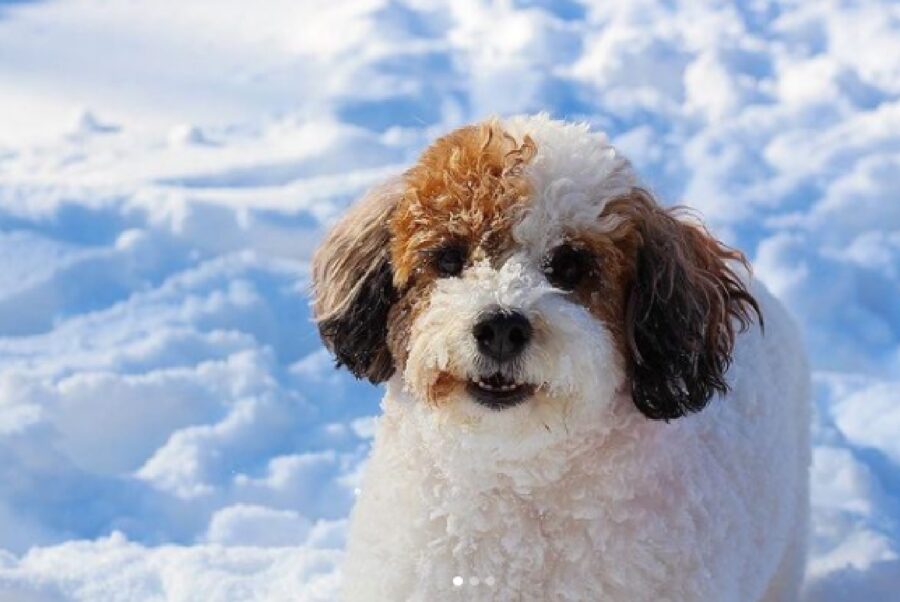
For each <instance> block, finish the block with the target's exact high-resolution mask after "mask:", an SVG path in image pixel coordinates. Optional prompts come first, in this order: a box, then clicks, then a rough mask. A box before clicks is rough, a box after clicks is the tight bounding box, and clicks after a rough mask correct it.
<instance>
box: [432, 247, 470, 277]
mask: <svg viewBox="0 0 900 602" xmlns="http://www.w3.org/2000/svg"><path fill="white" fill-rule="evenodd" d="M433 257H434V259H433V261H434V268H435V270H437V273H438V274H440V275H441V276H459V275H460V274H461V273H462V271H463V267H464V266H465V265H466V250H465V249H464V248H462V247H461V246H459V245H450V246H446V247H441V248H440V249H438V250H437V251H435V252H434V255H433Z"/></svg>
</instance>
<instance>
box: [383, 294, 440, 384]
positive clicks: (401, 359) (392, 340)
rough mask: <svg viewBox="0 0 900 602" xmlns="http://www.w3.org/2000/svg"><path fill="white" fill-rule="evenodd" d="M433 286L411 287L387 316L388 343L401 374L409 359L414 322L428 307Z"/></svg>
mask: <svg viewBox="0 0 900 602" xmlns="http://www.w3.org/2000/svg"><path fill="white" fill-rule="evenodd" d="M430 291H431V286H430V285H426V286H419V287H413V288H411V289H409V290H408V291H407V292H406V293H405V294H404V295H403V296H402V297H401V298H400V299H399V300H398V301H397V303H395V304H394V306H393V307H392V308H391V311H390V312H389V313H388V316H387V320H388V323H387V333H388V334H387V345H388V349H389V350H390V352H391V355H392V356H393V358H394V362H395V366H396V368H397V371H398V372H399V373H400V374H403V373H404V371H405V370H406V364H407V361H408V359H409V353H410V345H411V338H412V332H413V324H414V323H415V321H416V319H417V318H418V317H419V316H420V315H421V314H422V313H423V312H424V311H425V310H426V309H427V307H428V304H429V303H428V302H429V295H430Z"/></svg>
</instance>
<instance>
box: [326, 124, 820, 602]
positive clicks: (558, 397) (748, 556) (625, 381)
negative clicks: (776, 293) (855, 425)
mask: <svg viewBox="0 0 900 602" xmlns="http://www.w3.org/2000/svg"><path fill="white" fill-rule="evenodd" d="M315 263H316V266H315V280H316V287H317V290H316V293H317V298H316V312H317V318H318V319H319V325H320V328H321V330H322V334H323V338H324V339H325V341H326V343H327V344H328V346H329V347H330V348H331V349H332V350H333V351H334V352H335V353H336V355H337V356H338V359H339V361H340V362H341V363H343V364H346V365H347V366H348V367H349V368H350V369H351V370H352V371H353V372H354V373H355V374H357V375H358V376H366V377H368V378H370V379H371V380H374V381H387V382H388V391H387V395H386V396H385V398H384V402H383V410H384V415H383V416H382V417H381V419H380V422H379V426H378V431H377V434H376V438H375V445H374V449H373V453H372V457H371V459H370V460H369V464H368V466H367V469H366V476H365V478H364V482H363V487H362V492H361V494H360V498H359V501H358V504H357V507H356V509H355V511H354V514H353V518H352V526H351V531H350V539H349V544H348V556H347V561H346V563H345V566H344V589H345V597H346V599H348V600H352V601H356V600H359V601H366V602H378V601H391V602H394V601H400V600H422V601H429V602H431V601H438V602H439V601H442V600H497V601H507V600H535V601H543V600H548V601H549V600H554V601H556V600H559V601H586V600H622V601H643V600H647V601H650V600H673V601H692V602H693V601H704V600H709V601H716V602H719V601H729V600H734V601H740V602H744V601H756V600H791V599H795V598H796V597H797V595H798V591H799V586H800V582H801V578H802V573H803V567H804V558H805V551H806V524H807V512H808V510H807V508H808V495H807V471H808V462H809V441H808V423H809V415H808V412H809V409H808V397H809V385H808V373H807V369H806V365H805V360H804V352H803V349H802V344H801V341H800V336H799V335H798V333H797V331H796V329H795V328H794V326H793V324H792V323H791V321H790V319H789V318H788V316H787V315H786V314H785V312H784V310H783V309H782V308H781V307H780V305H779V304H778V302H777V301H775V300H774V299H773V298H772V297H771V296H770V295H769V294H768V293H767V292H766V291H765V290H764V289H763V288H762V286H761V285H759V284H758V283H755V282H752V281H751V279H750V277H749V275H747V274H746V273H745V272H744V270H743V268H742V266H741V264H740V257H739V255H738V254H737V253H735V252H733V251H730V250H728V249H727V248H725V247H723V246H721V245H720V244H719V243H717V242H715V241H714V240H713V239H711V238H709V236H708V234H707V233H706V232H705V231H704V230H702V229H701V228H699V227H697V226H693V225H689V224H685V223H683V222H681V221H679V220H677V219H675V217H674V216H673V215H672V214H671V213H670V212H667V211H666V210H663V209H662V208H660V207H658V206H657V205H656V204H655V202H653V200H652V198H651V197H649V195H647V194H646V193H645V192H643V191H642V190H640V189H638V188H636V184H635V179H634V175H633V173H632V172H631V169H630V167H629V166H628V164H627V162H625V161H624V160H623V159H621V157H619V156H618V155H617V154H616V153H615V151H614V150H612V149H611V147H609V146H608V145H607V144H606V143H605V141H604V139H603V138H602V137H600V136H597V135H594V134H590V133H589V132H587V130H586V129H585V128H582V127H577V126H572V125H566V124H562V123H560V122H554V121H550V120H549V119H547V118H546V117H543V116H538V117H525V118H513V119H511V120H508V121H505V122H502V123H501V122H491V123H489V124H485V125H482V126H478V127H474V128H467V129H464V130H460V131H459V132H457V133H455V134H452V135H451V136H448V137H446V138H444V139H441V140H439V141H438V142H437V143H436V144H435V145H434V146H433V147H432V148H431V149H429V151H426V154H425V155H424V156H423V158H422V160H421V161H420V163H419V165H417V166H416V167H414V168H413V169H411V170H410V171H409V172H408V173H407V174H406V175H405V176H404V178H403V179H401V180H399V181H397V182H393V183H391V184H390V185H388V186H386V187H383V188H380V189H377V190H376V191H374V192H373V193H372V194H370V196H369V197H368V198H367V199H365V200H364V201H363V202H362V203H361V204H360V205H359V206H358V208H357V209H356V210H355V211H354V212H352V213H351V214H350V215H349V216H348V217H347V218H345V220H344V221H343V222H342V223H341V224H339V225H338V226H337V227H336V228H335V230H334V231H333V232H332V234H331V235H330V236H329V239H328V240H327V241H326V243H325V244H324V245H323V248H322V251H321V252H320V254H319V255H318V256H317V258H316V262H315ZM763 319H764V322H765V330H764V331H763V328H762V323H761V322H762V321H763ZM726 369H727V372H726ZM707 404H709V405H708V407H705V408H704V406H706V405H707ZM700 410H702V411H700Z"/></svg>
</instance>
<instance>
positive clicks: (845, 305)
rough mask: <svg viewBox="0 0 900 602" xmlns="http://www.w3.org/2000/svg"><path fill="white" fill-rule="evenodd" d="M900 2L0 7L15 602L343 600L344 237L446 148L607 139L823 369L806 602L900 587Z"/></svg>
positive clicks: (0, 194) (1, 224)
mask: <svg viewBox="0 0 900 602" xmlns="http://www.w3.org/2000/svg"><path fill="white" fill-rule="evenodd" d="M898 33H900V15H898V13H897V11H896V7H895V6H893V4H892V3H891V2H889V1H888V0H884V1H878V0H872V1H869V2H862V3H857V4H854V5H847V4H846V3H843V2H839V1H837V0H834V1H830V0H828V1H823V2H816V3H799V4H798V3H787V2H786V3H778V2H774V1H773V2H763V3H737V4H736V5H731V4H728V3H724V4H720V5H714V4H685V5H681V4H672V3H667V2H656V1H650V0H647V1H643V0H642V1H640V2H630V3H618V4H617V3H596V4H592V5H590V6H587V5H582V4H581V3H578V2H574V1H569V0H566V1H563V2H543V1H533V2H514V3H502V4H494V3H489V2H484V1H481V0H465V1H462V2H453V3H445V4H440V5H435V4H429V3H422V2H418V1H417V0H402V1H395V2H389V1H387V0H351V1H343V2H330V1H324V0H323V1H318V0H317V1H316V2H302V3H296V2H288V1H286V0H267V1H266V2H264V3H259V2H257V3H253V4H252V5H250V4H247V3H243V2H238V1H237V0H228V1H223V2H218V3H216V7H215V9H214V10H213V9H211V8H210V7H209V6H208V5H207V4H204V3H184V2H177V3H176V2H174V0H164V1H159V2H152V3H139V4H134V3H129V4H122V5H109V4H108V3H103V2H100V1H99V0H66V1H58V2H12V3H9V2H6V3H0V91H2V93H0V266H2V269H0V483H3V485H2V487H0V550H4V551H0V598H2V599H4V600H40V601H57V600H60V601H61V600H194V599H199V598H202V599H209V600H247V599H260V600H282V599H285V600H287V599H291V600H298V599H299V600H331V599H333V598H334V596H335V592H336V588H337V587H338V583H339V571H338V566H339V560H340V555H341V549H342V548H343V545H344V529H345V522H346V517H347V514H348V512H349V510H350V508H351V506H352V503H353V499H354V491H355V489H356V486H357V478H358V474H359V470H360V467H361V463H362V462H363V461H364V458H365V455H366V453H367V450H368V446H369V441H370V437H371V432H372V419H371V417H372V416H374V415H376V414H377V411H378V409H377V401H378V398H379V397H380V392H379V391H378V390H377V389H375V388H372V387H369V386H368V385H365V384H361V383H357V382H355V381H353V380H352V379H351V378H350V377H348V376H347V375H346V374H343V373H337V372H334V371H333V370H332V368H331V364H330V361H329V359H328V357H327V354H325V353H324V351H323V350H322V348H321V346H320V344H319V342H318V338H317V336H316V334H315V332H314V329H313V328H312V326H311V324H310V316H309V311H308V308H307V299H306V291H307V286H308V265H307V261H308V259H309V257H310V254H311V252H312V249H313V248H314V247H315V244H316V241H317V240H318V239H319V237H320V236H321V234H322V232H323V229H324V228H325V227H326V226H327V224H329V223H331V221H332V220H334V219H335V217H336V216H337V215H338V214H339V213H340V212H341V211H342V210H343V209H344V208H345V207H346V206H347V204H348V203H350V202H351V201H352V199H354V198H355V197H356V196H357V195H359V194H360V193H361V191H362V190H364V189H365V188H366V187H367V186H369V185H370V184H372V183H373V182H376V181H378V180H379V179H381V178H383V177H385V176H387V175H389V174H393V173H396V172H398V171H399V170H401V169H402V166H403V165H405V164H406V163H408V162H409V161H411V160H412V159H413V158H414V157H415V155H416V154H417V152H418V151H419V150H420V149H421V148H422V146H423V145H424V144H425V143H427V141H428V140H430V139H431V138H432V137H433V136H435V135H436V134H438V133H440V132H442V131H445V130H446V129H448V128H451V127H454V126H455V125H458V124H460V123H463V122H467V121H471V120H475V119H479V118H481V117H484V116H485V115H488V114H490V113H493V112H497V113H503V114H510V113H514V112H519V111H538V110H548V111H550V112H551V113H553V114H554V115H555V116H558V117H565V118H570V119H584V120H587V121H589V122H591V123H592V124H593V125H594V126H596V127H598V128H602V129H605V130H606V131H607V132H608V133H609V134H610V136H611V137H612V139H613V141H614V142H615V143H616V144H618V145H619V146H620V147H621V148H622V149H623V150H624V151H625V152H626V153H627V154H628V155H629V156H630V157H632V159H633V160H634V162H635V164H636V166H637V168H638V169H639V171H640V172H641V173H642V174H643V175H644V177H645V178H646V179H647V180H648V181H649V182H650V183H651V184H652V186H653V187H654V188H655V189H656V190H657V192H658V193H659V194H660V195H661V196H662V198H664V199H665V200H666V201H667V202H671V203H675V202H685V203H688V204H690V205H693V206H694V207H697V208H699V209H700V210H701V211H702V212H703V214H704V215H705V217H706V219H707V220H708V221H709V223H710V224H711V225H712V227H713V228H714V230H715V231H716V232H717V233H718V234H719V235H720V236H722V237H723V238H725V239H726V240H728V241H729V242H731V243H732V244H734V245H736V246H739V247H741V248H743V249H745V250H747V251H748V253H749V254H750V255H751V256H752V258H753V259H754V263H755V265H756V269H757V273H758V274H759V275H760V277H762V278H763V279H764V280H765V281H766V282H767V283H768V284H769V285H770V287H771V288H772V289H773V290H774V291H775V292H776V293H777V294H778V295H779V296H780V297H781V298H782V299H783V300H784V301H785V302H786V303H787V304H788V305H789V306H790V307H791V309H792V310H793V311H794V313H795V314H796V315H797V317H798V318H799V320H800V321H801V323H802V324H803V326H804V327H805V330H806V336H807V340H808V347H809V350H810V354H811V356H812V358H813V365H814V368H815V370H816V375H815V382H816V390H817V399H816V401H817V408H818V413H817V418H816V423H815V425H814V433H815V444H816V449H815V454H814V457H815V459H814V469H813V505H814V524H813V530H812V541H811V561H810V567H809V578H808V593H807V598H808V599H809V600H811V601H832V600H846V599H879V600H882V599H883V600H887V599H891V598H892V597H894V598H896V592H897V591H900V556H898V554H900V526H898V525H900V444H898V441H900V404H898V403H897V400H898V393H897V391H898V387H900V380H898V374H900V304H898V303H897V298H898V294H900V269H898V266H900V198H898V195H897V192H896V191H897V190H898V188H900V177H898V175H897V174H898V173H900V169H898V167H900V134H898V132H900V35H898Z"/></svg>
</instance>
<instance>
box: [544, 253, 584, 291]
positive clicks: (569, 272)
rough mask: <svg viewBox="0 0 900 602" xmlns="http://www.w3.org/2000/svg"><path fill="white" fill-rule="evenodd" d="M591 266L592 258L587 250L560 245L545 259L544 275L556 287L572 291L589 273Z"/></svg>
mask: <svg viewBox="0 0 900 602" xmlns="http://www.w3.org/2000/svg"><path fill="white" fill-rule="evenodd" d="M590 266H591V258H590V254H589V253H588V252H587V251H585V250H584V249H576V248H574V247H571V246H569V245H560V246H558V247H556V248H555V249H553V250H552V251H550V254H549V255H548V256H547V259H546V260H545V261H544V275H545V276H547V280H548V281H549V282H550V284H552V285H553V286H555V287H556V288H559V289H562V290H566V291H571V290H573V289H574V288H575V287H576V286H578V283H579V282H581V280H582V278H584V276H585V274H587V273H588V271H589V270H590Z"/></svg>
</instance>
